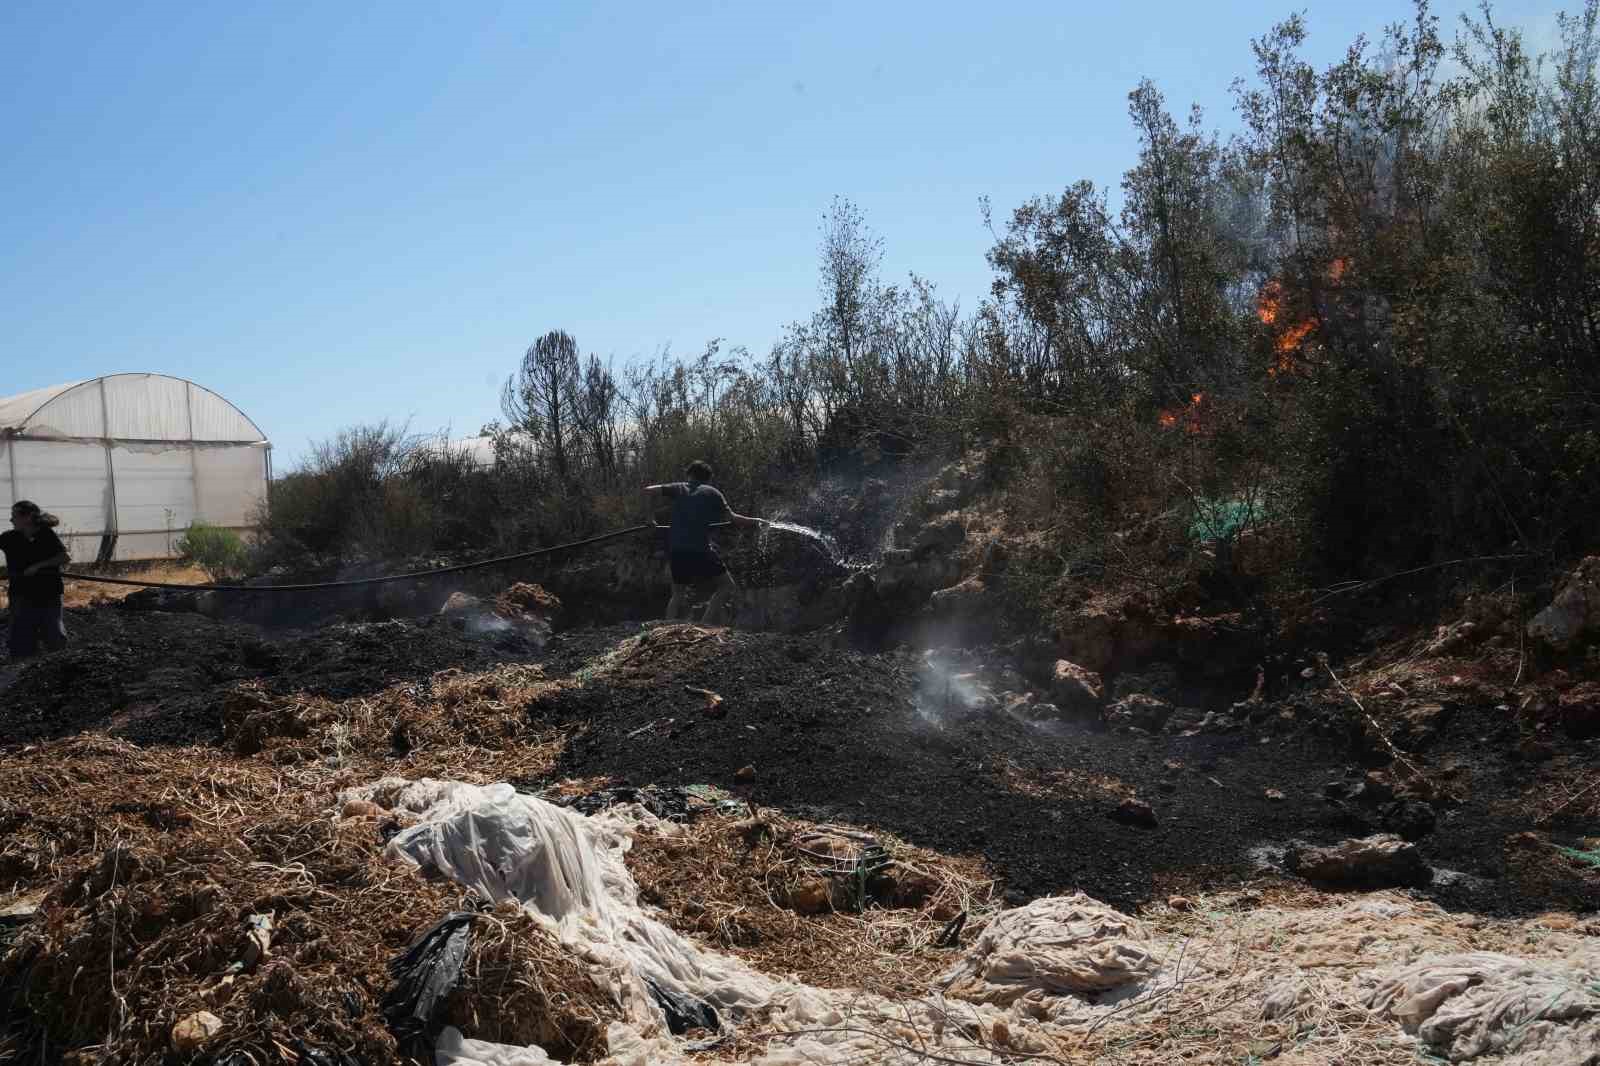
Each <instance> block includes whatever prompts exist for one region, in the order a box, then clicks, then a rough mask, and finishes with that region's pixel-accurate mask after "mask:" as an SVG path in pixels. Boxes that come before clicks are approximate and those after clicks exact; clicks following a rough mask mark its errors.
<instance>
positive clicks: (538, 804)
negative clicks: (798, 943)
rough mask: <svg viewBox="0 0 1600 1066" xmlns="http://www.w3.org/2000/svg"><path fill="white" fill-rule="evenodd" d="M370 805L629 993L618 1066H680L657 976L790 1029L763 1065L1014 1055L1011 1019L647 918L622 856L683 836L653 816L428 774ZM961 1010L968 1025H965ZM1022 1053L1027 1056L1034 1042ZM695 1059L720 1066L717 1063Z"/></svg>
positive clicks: (509, 1061) (484, 1048)
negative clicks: (793, 976) (845, 979)
mask: <svg viewBox="0 0 1600 1066" xmlns="http://www.w3.org/2000/svg"><path fill="white" fill-rule="evenodd" d="M352 799H366V800H371V801H372V802H374V803H377V804H378V805H379V806H380V807H385V808H389V809H400V810H405V811H409V812H411V813H412V814H414V815H416V816H418V819H419V821H418V823H417V824H416V825H414V826H412V827H411V828H410V829H407V830H404V831H402V832H401V833H399V834H397V835H396V836H395V837H394V838H393V839H392V840H391V841H390V842H389V852H390V854H391V855H393V856H394V857H395V858H397V859H403V860H405V861H408V862H411V863H415V864H417V865H418V866H419V867H421V868H424V869H427V870H430V871H436V872H438V873H442V874H445V875H448V876H450V877H452V878H454V879H455V880H457V881H458V882H460V883H461V884H464V885H468V886H470V887H472V888H473V889H475V890H476V891H477V892H478V893H479V894H481V895H483V896H484V897H485V898H487V899H490V900H495V901H505V900H511V899H515V900H518V901H520V902H521V903H522V905H523V907H524V908H525V909H526V910H527V911H528V912H529V913H530V914H532V915H534V916H535V917H536V918H538V919H539V920H541V921H543V922H545V923H547V924H548V925H549V927H550V928H551V929H552V930H553V931H555V932H556V933H557V935H558V936H559V937H560V938H561V940H562V942H563V943H564V944H565V945H566V946H567V947H568V948H569V949H570V950H572V951H574V952H575V953H576V954H578V955H579V956H580V957H581V958H584V959H585V960H586V961H588V962H589V963H591V964H592V965H594V966H595V967H596V968H597V970H598V971H599V973H600V975H602V976H604V977H605V978H608V979H609V980H608V983H609V984H610V986H611V987H612V988H613V989H614V990H615V991H616V993H617V999H618V1004H619V1006H620V1007H621V1008H622V1010H623V1014H624V1016H625V1017H626V1018H627V1021H626V1022H625V1023H624V1022H618V1023H613V1025H612V1026H611V1028H610V1029H609V1030H608V1032H607V1034H606V1037H607V1041H608V1043H609V1045H610V1052H611V1054H610V1055H609V1056H608V1057H607V1058H606V1059H605V1060H604V1063H605V1066H678V1064H682V1063H685V1062H686V1061H688V1060H687V1059H686V1057H685V1054H684V1048H683V1045H682V1044H681V1043H680V1042H678V1041H677V1040H675V1039H674V1038H673V1037H671V1036H670V1035H668V1033H667V1028H666V1025H665V1024H664V1018H663V1016H662V1015H661V1013H660V1010H659V1008H658V1007H657V1006H656V1005H655V1003H654V1001H653V999H652V998H651V997H650V996H649V994H648V992H647V990H646V988H645V982H647V981H649V982H654V983H656V984H657V985H659V986H660V987H662V988H664V989H667V990H670V991H671V992H673V993H675V994H678V995H686V996H692V997H694V998H696V999H700V1000H702V1001H704V1002H707V1003H710V1004H711V1005H713V1006H714V1007H716V1008H718V1010H719V1012H721V1015H722V1019H723V1021H724V1022H725V1023H739V1022H741V1021H748V1022H750V1023H751V1024H760V1025H761V1026H762V1027H763V1028H765V1029H769V1030H772V1031H781V1032H783V1033H785V1034H792V1035H786V1036H784V1037H782V1038H780V1039H778V1040H775V1041H774V1042H773V1043H772V1045H771V1047H770V1048H769V1049H768V1050H767V1051H765V1052H764V1053H763V1054H761V1055H760V1056H759V1057H757V1058H755V1059H753V1060H750V1061H752V1062H754V1063H757V1064H760V1066H802V1064H806V1066H821V1064H837V1066H843V1064H845V1063H860V1062H873V1063H880V1064H884V1066H910V1064H912V1063H926V1062H927V1061H928V1059H927V1057H926V1055H925V1052H929V1051H931V1052H934V1053H938V1052H939V1051H941V1050H943V1051H950V1052H955V1051H959V1053H960V1055H961V1057H960V1058H959V1059H958V1060H951V1061H959V1062H962V1063H971V1064H975V1066H977V1064H985V1063H1000V1062H1005V1061H1008V1057H1007V1055H1006V1054H1005V1053H1004V1051H1003V1050H1000V1049H995V1048H991V1047H987V1046H985V1043H986V1042H987V1037H984V1038H982V1039H980V1040H974V1039H973V1036H972V1033H973V1032H974V1031H978V1032H980V1033H983V1034H988V1033H992V1032H994V1031H995V1029H994V1027H995V1025H996V1024H997V1023H998V1024H999V1025H1000V1026H1001V1027H1002V1028H1004V1026H1005V1025H1006V1022H1005V1017H1006V1016H1005V1015H1003V1014H1002V1013H1001V1012H1000V1011H998V1010H997V1009H996V1008H994V1007H991V1006H987V1005H979V1004H970V1003H960V1004H951V1005H946V1003H945V1002H944V1001H943V1000H942V999H940V998H938V997H931V998H929V999H927V1000H921V1001H916V1002H910V1003H901V1002H891V1001H888V1000H884V999H881V998H879V997H876V996H871V995H866V994H863V993H861V992H859V991H853V990H834V989H819V988H810V987H807V986H804V985H800V984H796V983H793V982H789V981H781V980H778V979H775V978H772V977H769V976H766V975H764V974H762V973H759V972H758V971H756V970H753V969H751V968H750V967H749V966H746V965H745V964H744V963H742V962H739V961H738V960H736V959H732V958H728V957H727V956H724V955H721V954H719V953H717V952H712V951H707V950H705V949H703V948H701V947H699V946H697V945H696V944H694V943H693V942H692V941H690V940H688V939H686V938H684V937H681V936H679V935H678V934H677V933H675V932H673V931H672V930H671V929H669V928H667V927H666V926H665V925H664V924H662V923H661V922H658V921H656V920H655V919H654V918H652V917H650V916H649V915H648V914H647V913H645V911H644V909H643V908H642V907H641V906H640V905H639V902H638V890H637V886H636V885H635V884H634V881H633V878H632V876H631V875H629V873H628V871H627V867H626V866H625V865H624V864H623V860H622V857H623V855H624V854H625V853H626V851H627V849H628V848H629V846H630V845H631V843H632V833H633V831H634V829H635V827H639V828H645V829H652V830H654V831H670V830H669V829H668V827H667V824H666V823H661V822H658V821H657V820H656V819H654V818H653V817H652V816H651V815H650V814H649V813H648V812H646V811H644V810H643V809H642V808H638V807H633V808H613V809H612V810H610V811H606V812H604V813H602V814H599V815H595V816H593V817H589V818H585V817H584V816H582V815H579V814H575V813H573V812H572V811H569V810H566V809H565V808H561V807H557V806H554V805H553V804H550V803H546V802H544V801H542V800H539V799H536V798H534V797H531V796H525V795H521V794H519V793H517V792H516V791H515V790H514V789H513V788H512V787H511V786H510V785H492V786H488V787H481V786H475V785H467V784H460V783H457V782H448V781H435V780H429V779H424V780H421V781H416V782H409V781H405V780H402V779H398V778H390V779H385V780H383V781H379V782H377V783H376V784H374V785H369V786H366V787H364V788H359V789H352V790H349V791H346V792H344V793H342V794H341V795H340V796H339V806H340V808H341V809H342V808H343V806H344V804H345V803H347V802H348V801H349V800H352ZM956 1015H959V1018H957V1017H956ZM1013 1050H1027V1046H1026V1045H1025V1046H1024V1047H1021V1048H1018V1047H1016V1046H1015V1045H1013ZM436 1052H437V1062H438V1064H439V1066H533V1064H535V1063H540V1062H543V1061H545V1060H544V1059H542V1058H540V1057H539V1056H540V1055H541V1054H542V1053H539V1052H531V1051H528V1049H519V1048H513V1047H509V1046H506V1045H500V1044H493V1043H488V1042H485V1041H478V1040H464V1039H462V1038H461V1036H460V1034H459V1033H451V1032H446V1033H445V1034H444V1038H443V1039H442V1040H441V1042H440V1044H439V1046H438V1047H437V1048H436ZM695 1061H699V1062H707V1061H709V1060H706V1059H704V1058H701V1059H696V1060H695Z"/></svg>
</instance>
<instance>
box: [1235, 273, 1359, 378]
mask: <svg viewBox="0 0 1600 1066" xmlns="http://www.w3.org/2000/svg"><path fill="white" fill-rule="evenodd" d="M1334 263H1335V264H1336V265H1337V268H1338V270H1339V272H1340V273H1341V274H1342V273H1343V271H1344V266H1343V263H1344V260H1342V259H1336V260H1334ZM1283 304H1284V294H1283V283H1282V282H1280V281H1278V280H1276V279H1273V280H1272V281H1269V282H1267V283H1266V284H1265V285H1263V286H1261V293H1260V295H1259V296H1257V297H1256V317H1257V318H1259V319H1260V320H1261V324H1262V325H1264V326H1269V327H1274V328H1275V329H1279V332H1278V336H1277V338H1276V339H1275V340H1274V341H1273V343H1272V346H1273V349H1274V351H1275V354H1274V356H1273V360H1272V365H1271V366H1269V367H1268V368H1267V373H1268V374H1270V375H1272V376H1274V377H1276V376H1277V375H1278V374H1286V373H1289V372H1291V371H1293V370H1294V369H1295V367H1296V363H1297V360H1296V359H1295V353H1296V352H1298V351H1299V350H1300V348H1301V346H1302V345H1304V344H1305V342H1306V341H1307V340H1308V339H1309V338H1310V336H1311V334H1312V333H1314V332H1316V329H1317V326H1319V325H1320V324H1321V323H1320V322H1318V320H1317V318H1316V316H1314V315H1313V316H1312V317H1310V318H1308V319H1306V320H1305V321H1303V322H1295V323H1291V324H1290V325H1288V326H1287V327H1281V328H1280V319H1281V318H1282V317H1283Z"/></svg>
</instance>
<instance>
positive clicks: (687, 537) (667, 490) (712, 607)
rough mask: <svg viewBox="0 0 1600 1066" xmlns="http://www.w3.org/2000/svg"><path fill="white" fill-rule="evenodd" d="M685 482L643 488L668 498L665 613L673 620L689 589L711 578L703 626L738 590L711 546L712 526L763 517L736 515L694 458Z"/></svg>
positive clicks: (708, 468)
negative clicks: (669, 568)
mask: <svg viewBox="0 0 1600 1066" xmlns="http://www.w3.org/2000/svg"><path fill="white" fill-rule="evenodd" d="M684 474H685V476H686V477H687V478H688V479H689V480H688V481H674V482H668V483H666V484H662V485H646V486H645V489H644V491H645V492H646V493H647V494H649V495H652V496H665V497H667V498H668V499H670V500H671V501H672V526H671V528H670V529H669V530H668V532H667V556H668V559H669V560H670V562H671V565H672V599H670V600H669V601H667V617H668V618H669V619H676V618H679V617H681V616H682V615H683V613H684V612H685V611H687V609H688V596H689V590H690V589H692V588H694V587H695V586H697V585H705V584H709V583H711V582H715V583H716V590H715V591H714V592H713V593H712V594H711V600H710V602H709V603H707V604H706V611H705V615H704V617H703V618H702V619H701V620H702V621H703V622H705V623H706V624H707V625H711V624H714V623H715V622H716V620H717V618H718V616H719V615H720V614H721V613H722V608H723V605H724V604H725V603H727V601H728V597H729V596H730V595H732V594H733V593H735V592H738V591H739V585H738V583H737V582H736V581H734V579H733V575H732V574H730V573H728V568H727V567H726V566H724V565H723V563H722V559H721V557H720V556H718V555H717V550H716V548H714V547H712V545H711V527H712V526H714V525H718V524H720V523H723V522H732V523H733V524H734V525H736V526H756V527H758V528H765V527H766V526H767V524H768V523H767V522H766V521H765V520H764V519H760V518H750V517H748V516H746V515H742V514H735V513H734V511H733V508H731V507H729V506H728V500H727V498H726V497H725V496H723V495H722V493H721V492H719V491H718V490H717V488H716V487H715V486H714V485H712V484H710V482H711V466H710V464H708V463H705V462H702V461H701V460H698V459H697V460H695V461H694V462H692V463H690V464H689V468H688V469H687V470H685V471H684Z"/></svg>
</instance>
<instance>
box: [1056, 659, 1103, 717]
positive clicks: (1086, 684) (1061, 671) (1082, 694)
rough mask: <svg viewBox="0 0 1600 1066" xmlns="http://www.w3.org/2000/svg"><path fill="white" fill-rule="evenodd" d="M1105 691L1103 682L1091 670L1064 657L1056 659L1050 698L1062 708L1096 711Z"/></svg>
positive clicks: (1082, 711) (1066, 709) (1078, 711)
mask: <svg viewBox="0 0 1600 1066" xmlns="http://www.w3.org/2000/svg"><path fill="white" fill-rule="evenodd" d="M1105 692H1106V688H1105V682H1103V681H1101V680H1100V675H1099V674H1097V673H1095V672H1094V671H1093V670H1086V669H1084V668H1083V667H1081V666H1079V665H1078V664H1077V663H1071V662H1068V661H1067V660H1065V659H1057V660H1056V666H1055V671H1054V673H1053V675H1052V677H1051V680H1050V698H1051V702H1053V703H1055V704H1056V706H1058V707H1060V708H1061V709H1062V710H1064V711H1067V712H1069V713H1072V712H1077V713H1092V712H1094V711H1097V710H1099V708H1100V701H1101V700H1103V699H1104V698H1105Z"/></svg>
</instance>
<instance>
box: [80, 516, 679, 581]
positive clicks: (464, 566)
mask: <svg viewBox="0 0 1600 1066" xmlns="http://www.w3.org/2000/svg"><path fill="white" fill-rule="evenodd" d="M658 528H660V527H658V526H655V525H651V524H645V525H639V526H629V527H628V528H627V529H619V530H616V531H614V532H611V533H602V534H601V535H599V536H598V537H589V538H588V539H586V540H575V541H571V542H569V543H566V544H557V545H555V546H554V547H550V548H536V549H534V550H533V551H526V552H518V553H517V554H515V555H502V556H499V557H497V558H494V559H480V560H479V561H477V562H475V563H461V564H459V565H457V566H445V567H440V568H439V569H437V570H414V571H412V572H411V573H407V574H388V575H385V576H383V577H363V578H356V579H354V580H351V581H319V582H315V583H312V584H302V585H215V584H213V585H181V584H177V583H175V582H170V581H138V580H135V579H133V578H126V577H103V576H101V575H99V574H72V573H66V572H64V571H63V572H62V574H61V576H62V577H63V578H65V579H68V580H71V581H93V582H96V583H98V584H101V585H131V586H133V587H135V588H144V589H175V590H177V591H180V592H319V591H321V590H323V589H348V588H356V587H358V586H360V585H384V584H388V583H389V582H392V581H416V580H419V579H422V578H429V577H439V576H440V575H442V574H459V573H461V572H463V571H465V570H482V569H485V568H487V567H491V566H503V565H505V564H506V563H516V562H521V561H522V560H524V559H534V558H537V557H539V556H541V555H553V554H555V553H556V552H561V551H568V550H571V549H574V548H585V547H588V546H589V545H591V544H599V543H601V542H603V541H608V540H616V539H617V538H618V537H626V536H628V535H630V534H633V533H642V532H644V531H645V530H647V529H658Z"/></svg>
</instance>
